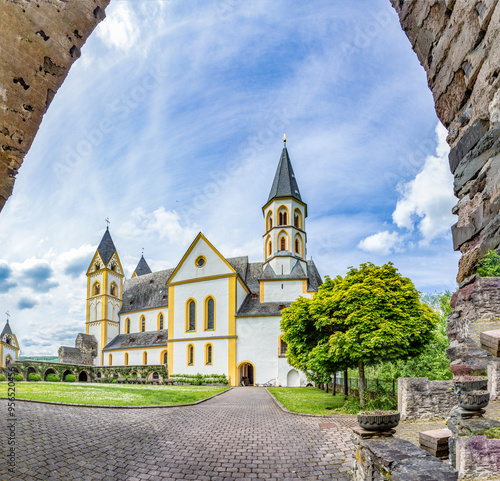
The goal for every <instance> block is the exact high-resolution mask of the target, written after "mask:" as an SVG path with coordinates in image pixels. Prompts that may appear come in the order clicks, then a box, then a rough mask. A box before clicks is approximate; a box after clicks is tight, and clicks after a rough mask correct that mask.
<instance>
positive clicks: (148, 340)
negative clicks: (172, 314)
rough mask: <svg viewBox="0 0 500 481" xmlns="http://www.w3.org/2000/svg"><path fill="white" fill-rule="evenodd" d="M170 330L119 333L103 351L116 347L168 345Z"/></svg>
mask: <svg viewBox="0 0 500 481" xmlns="http://www.w3.org/2000/svg"><path fill="white" fill-rule="evenodd" d="M167 341H168V331H167V330H166V329H165V330H163V331H147V332H134V333H132V334H118V336H116V337H115V338H113V339H112V340H111V341H110V342H109V344H108V345H107V346H106V347H105V348H104V349H103V351H112V350H115V349H131V348H133V347H145V348H146V347H163V346H165V347H167Z"/></svg>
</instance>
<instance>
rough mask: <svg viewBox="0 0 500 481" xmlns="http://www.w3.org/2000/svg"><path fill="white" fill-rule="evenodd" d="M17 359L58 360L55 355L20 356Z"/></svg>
mask: <svg viewBox="0 0 500 481" xmlns="http://www.w3.org/2000/svg"><path fill="white" fill-rule="evenodd" d="M18 359H19V360H20V361H48V362H57V361H58V360H59V358H58V357H57V356H21V357H19V358H18Z"/></svg>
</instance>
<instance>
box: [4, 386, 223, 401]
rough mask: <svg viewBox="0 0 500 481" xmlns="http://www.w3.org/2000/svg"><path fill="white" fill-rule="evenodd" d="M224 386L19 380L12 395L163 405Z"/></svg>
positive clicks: (209, 393) (202, 395)
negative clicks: (61, 382) (66, 382)
mask: <svg viewBox="0 0 500 481" xmlns="http://www.w3.org/2000/svg"><path fill="white" fill-rule="evenodd" d="M227 389H229V388H228V387H225V386H152V385H145V386H140V385H132V386H130V385H123V386H122V385H116V384H59V383H47V382H36V383H35V382H19V383H16V398H17V399H30V400H33V401H51V402H61V403H70V404H92V405H95V406H99V405H101V406H102V405H107V406H160V405H165V406H166V405H176V404H188V403H193V402H196V401H200V400H202V399H205V398H207V397H210V396H213V395H214V394H218V393H220V392H221V391H226V390H227ZM0 397H7V383H1V384H0Z"/></svg>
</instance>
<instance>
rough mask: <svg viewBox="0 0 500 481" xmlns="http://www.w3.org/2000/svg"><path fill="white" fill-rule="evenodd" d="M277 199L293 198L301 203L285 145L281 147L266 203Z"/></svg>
mask: <svg viewBox="0 0 500 481" xmlns="http://www.w3.org/2000/svg"><path fill="white" fill-rule="evenodd" d="M285 142H286V140H285ZM278 197H293V198H294V199H297V200H299V201H301V202H302V198H301V197H300V192H299V186H298V184H297V180H296V179H295V174H294V173H293V168H292V163H291V162H290V157H289V156H288V151H287V150H286V143H285V145H284V146H283V152H281V158H280V162H279V164H278V168H277V169H276V175H275V176H274V182H273V186H272V187H271V192H270V193H269V199H268V200H267V201H268V202H270V201H271V200H273V199H276V198H278Z"/></svg>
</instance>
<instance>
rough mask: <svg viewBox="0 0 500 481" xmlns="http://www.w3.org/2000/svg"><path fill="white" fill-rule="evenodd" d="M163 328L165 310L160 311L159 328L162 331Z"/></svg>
mask: <svg viewBox="0 0 500 481" xmlns="http://www.w3.org/2000/svg"><path fill="white" fill-rule="evenodd" d="M163 328H164V322H163V312H160V314H158V330H159V331H161V330H162V329H163Z"/></svg>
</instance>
